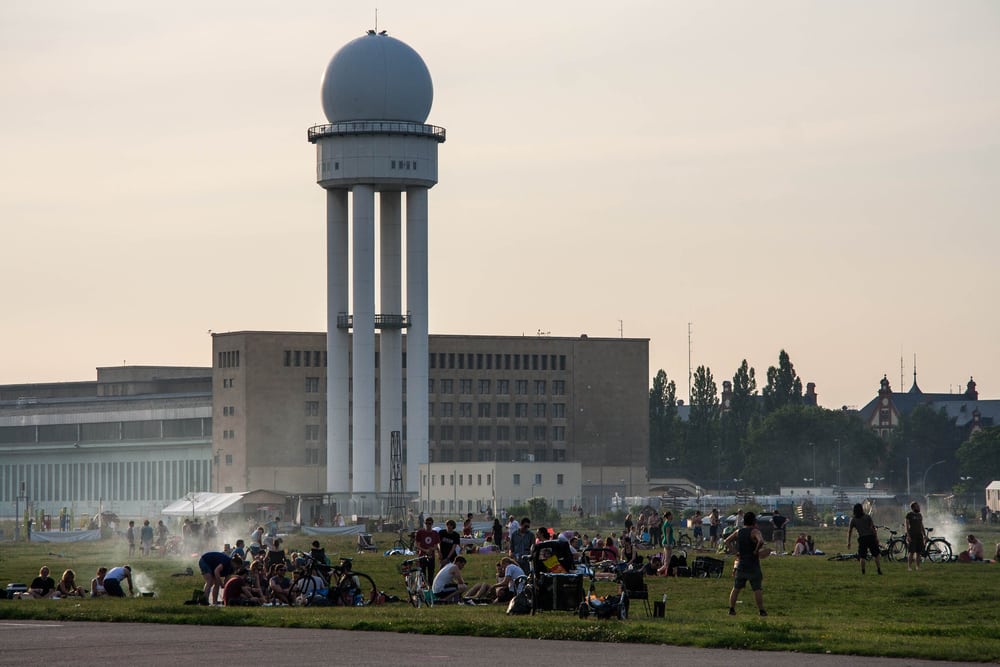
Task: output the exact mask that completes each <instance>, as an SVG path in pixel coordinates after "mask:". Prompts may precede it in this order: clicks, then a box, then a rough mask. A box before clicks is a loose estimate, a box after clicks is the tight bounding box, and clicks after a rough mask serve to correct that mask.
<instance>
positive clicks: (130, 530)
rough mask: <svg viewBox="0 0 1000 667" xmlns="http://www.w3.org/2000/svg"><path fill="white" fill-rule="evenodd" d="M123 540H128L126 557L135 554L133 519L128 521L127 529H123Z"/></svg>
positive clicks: (131, 556)
mask: <svg viewBox="0 0 1000 667" xmlns="http://www.w3.org/2000/svg"><path fill="white" fill-rule="evenodd" d="M125 541H126V542H128V557H129V558H133V557H134V556H135V521H129V522H128V529H127V530H126V531H125Z"/></svg>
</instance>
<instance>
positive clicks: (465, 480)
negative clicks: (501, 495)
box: [421, 472, 565, 487]
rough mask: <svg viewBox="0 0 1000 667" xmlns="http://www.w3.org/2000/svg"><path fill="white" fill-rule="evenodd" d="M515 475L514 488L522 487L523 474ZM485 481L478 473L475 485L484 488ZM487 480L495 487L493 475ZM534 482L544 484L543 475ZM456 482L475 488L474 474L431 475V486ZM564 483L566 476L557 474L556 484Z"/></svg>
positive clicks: (487, 483)
mask: <svg viewBox="0 0 1000 667" xmlns="http://www.w3.org/2000/svg"><path fill="white" fill-rule="evenodd" d="M513 475H514V477H513V479H512V482H513V484H514V486H520V485H521V474H520V473H513ZM439 479H440V482H438V480H439ZM445 479H447V480H448V483H447V484H445ZM483 479H484V476H483V475H482V474H481V473H476V484H475V486H483ZM485 480H486V486H492V485H493V475H492V474H490V473H486V475H485ZM533 480H534V481H532V482H531V483H532V484H534V485H536V486H538V485H540V484H541V483H542V473H538V472H536V473H535V474H534V477H533ZM456 481H457V482H458V486H473V484H472V474H471V473H466V474H461V475H456V474H455V473H451V474H448V475H431V476H430V483H431V486H455V482H456ZM564 483H565V476H564V475H563V474H562V473H556V484H557V485H559V486H562V485H563V484H564ZM421 486H423V487H426V486H427V475H423V476H422V480H421Z"/></svg>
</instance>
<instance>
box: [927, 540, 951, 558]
mask: <svg viewBox="0 0 1000 667" xmlns="http://www.w3.org/2000/svg"><path fill="white" fill-rule="evenodd" d="M927 560H929V561H930V562H932V563H947V562H949V561H950V560H951V545H950V544H949V543H948V540H946V539H944V538H936V539H933V540H930V541H929V542H928V543H927Z"/></svg>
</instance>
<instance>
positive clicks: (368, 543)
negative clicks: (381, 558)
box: [358, 533, 377, 554]
mask: <svg viewBox="0 0 1000 667" xmlns="http://www.w3.org/2000/svg"><path fill="white" fill-rule="evenodd" d="M376 550H377V547H376V546H375V541H374V540H373V539H372V536H371V533H361V534H359V535H358V553H359V554H360V553H364V552H365V551H376Z"/></svg>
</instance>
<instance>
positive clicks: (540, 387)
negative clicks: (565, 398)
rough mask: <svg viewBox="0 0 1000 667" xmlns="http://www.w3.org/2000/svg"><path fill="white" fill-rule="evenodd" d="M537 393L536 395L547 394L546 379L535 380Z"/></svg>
mask: <svg viewBox="0 0 1000 667" xmlns="http://www.w3.org/2000/svg"><path fill="white" fill-rule="evenodd" d="M535 395H536V396H544V395H545V380H535Z"/></svg>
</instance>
